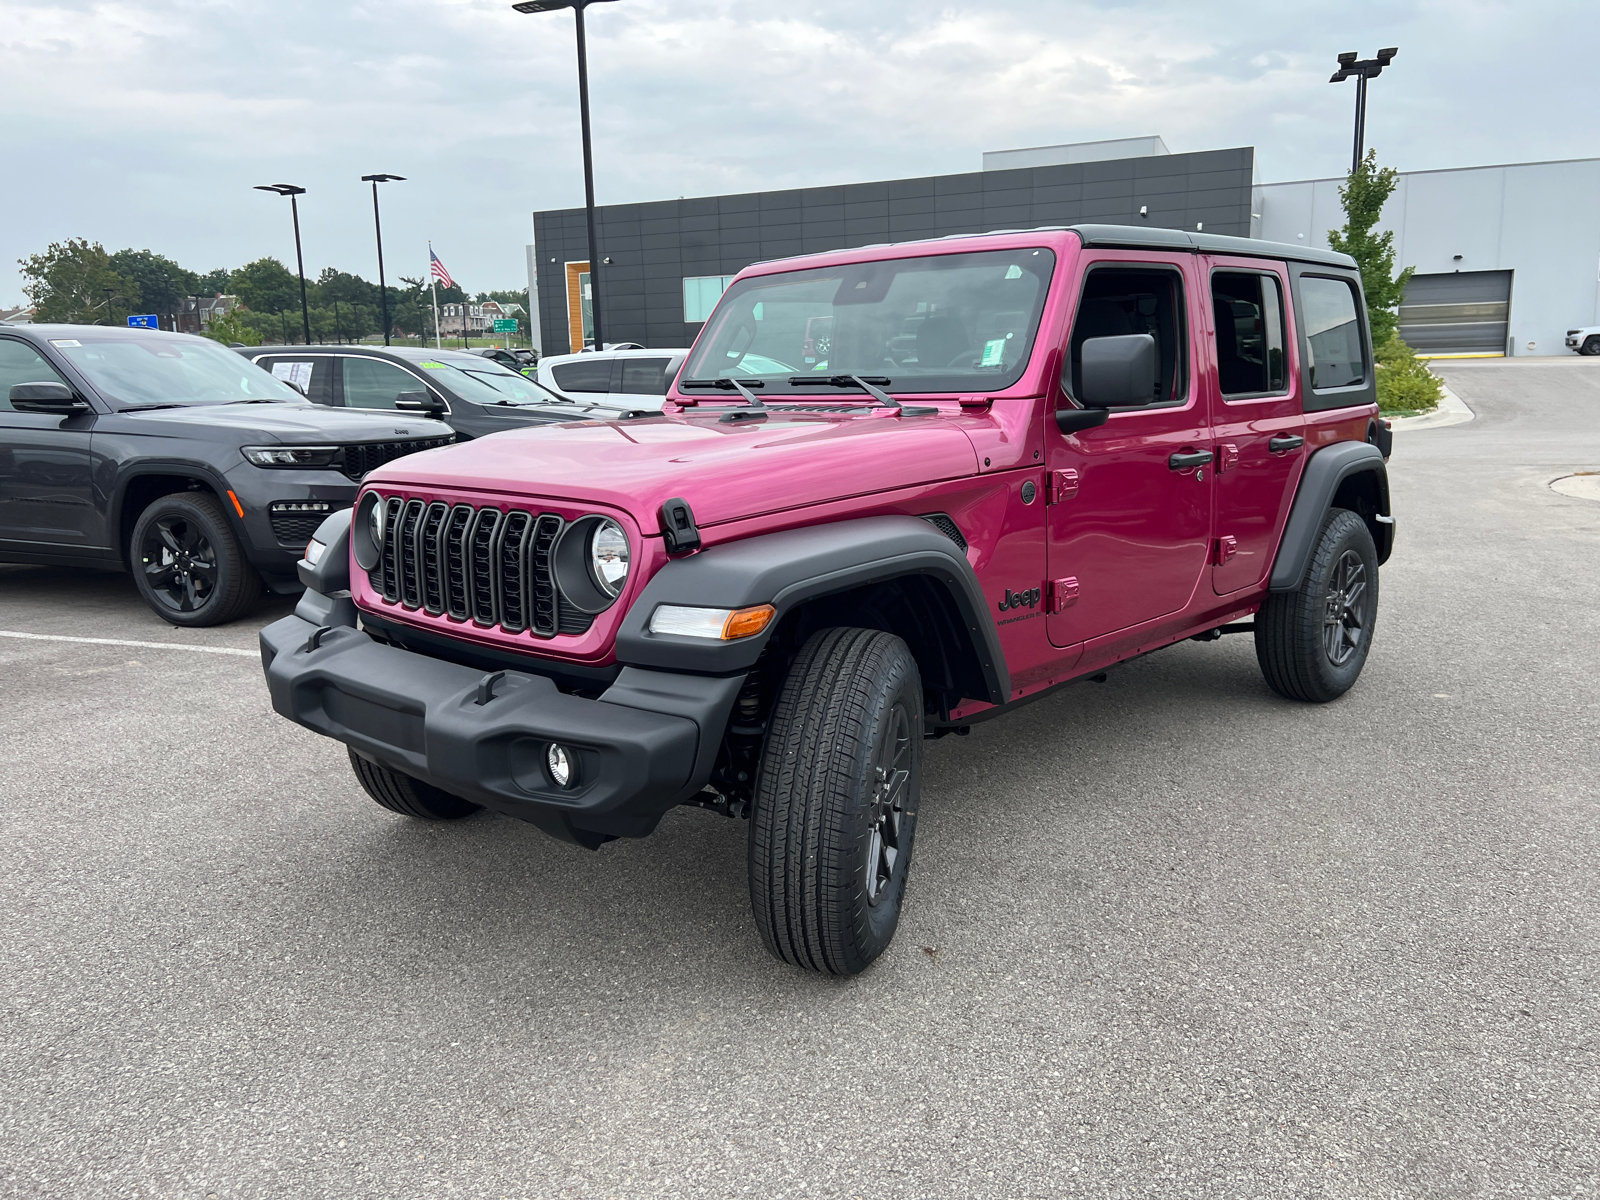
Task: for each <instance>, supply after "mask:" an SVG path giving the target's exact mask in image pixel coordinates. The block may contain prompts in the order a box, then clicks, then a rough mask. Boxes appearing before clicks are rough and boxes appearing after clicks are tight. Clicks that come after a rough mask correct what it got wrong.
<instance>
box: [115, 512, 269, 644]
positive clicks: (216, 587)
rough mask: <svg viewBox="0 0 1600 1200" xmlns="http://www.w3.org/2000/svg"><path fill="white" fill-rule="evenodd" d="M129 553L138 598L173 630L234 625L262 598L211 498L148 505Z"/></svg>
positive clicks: (259, 585) (258, 584) (135, 528)
mask: <svg viewBox="0 0 1600 1200" xmlns="http://www.w3.org/2000/svg"><path fill="white" fill-rule="evenodd" d="M128 549H129V554H128V566H129V569H130V570H131V571H132V572H133V578H134V582H135V584H137V586H138V588H139V594H140V595H142V596H143V597H144V599H145V603H146V604H148V605H149V606H150V607H151V608H152V609H154V610H155V613H156V615H157V616H159V617H160V618H161V619H162V620H164V621H168V622H170V623H171V624H173V625H183V626H190V627H194V626H202V625H220V624H222V623H224V622H226V621H232V620H234V619H235V618H236V617H238V616H240V615H241V614H242V613H243V612H244V611H245V609H247V608H248V607H249V606H250V605H251V604H252V603H253V602H254V601H255V600H256V599H257V598H258V597H259V596H260V595H261V592H262V583H261V577H260V576H259V575H257V574H256V572H255V570H254V569H253V568H252V567H251V566H250V563H249V562H248V561H247V560H246V559H245V557H244V552H243V551H242V550H241V549H240V548H239V541H238V539H237V538H236V537H234V535H233V530H232V529H230V528H229V527H228V522H227V518H226V517H224V516H223V512H222V505H221V504H220V503H218V501H217V498H216V497H215V496H212V495H210V494H209V493H205V492H179V493H176V494H174V495H170V496H161V497H159V498H158V499H156V500H154V501H152V502H151V504H150V506H149V507H148V508H146V509H145V510H144V511H143V512H142V513H140V514H139V519H138V521H136V522H135V523H134V526H133V536H132V537H131V538H130V539H129V547H128Z"/></svg>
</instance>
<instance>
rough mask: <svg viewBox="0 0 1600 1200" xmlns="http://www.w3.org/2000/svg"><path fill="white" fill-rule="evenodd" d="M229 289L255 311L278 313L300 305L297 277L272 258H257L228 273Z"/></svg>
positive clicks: (241, 301) (242, 302)
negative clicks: (230, 273)
mask: <svg viewBox="0 0 1600 1200" xmlns="http://www.w3.org/2000/svg"><path fill="white" fill-rule="evenodd" d="M227 290H228V291H230V292H232V293H233V294H234V295H236V296H238V297H239V302H240V303H241V304H243V305H245V306H246V307H247V308H253V309H255V310H256V311H257V312H264V313H279V312H287V311H288V310H289V309H298V308H299V307H300V280H299V277H298V276H296V275H295V274H294V272H292V271H290V270H289V268H288V267H286V266H284V265H283V264H282V263H281V262H279V261H278V260H277V259H275V258H258V259H256V261H255V262H253V263H246V264H245V265H244V266H242V267H240V268H239V269H238V270H237V271H235V272H234V273H233V274H232V275H230V276H229V277H228V289H227Z"/></svg>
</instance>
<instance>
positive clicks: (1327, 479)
mask: <svg viewBox="0 0 1600 1200" xmlns="http://www.w3.org/2000/svg"><path fill="white" fill-rule="evenodd" d="M1369 473H1370V474H1372V475H1373V476H1375V477H1376V484H1377V489H1378V512H1377V513H1375V514H1370V515H1369V514H1366V513H1363V514H1361V515H1362V516H1363V517H1364V518H1365V519H1366V520H1367V523H1368V525H1369V527H1372V528H1373V531H1374V536H1373V541H1374V542H1375V543H1377V547H1378V561H1379V562H1380V563H1381V562H1385V561H1387V560H1388V557H1389V551H1390V549H1391V548H1392V547H1393V544H1394V523H1393V520H1392V519H1390V520H1386V521H1375V518H1376V517H1380V516H1381V517H1385V518H1387V517H1388V516H1389V470H1388V466H1387V464H1385V462H1384V460H1383V452H1382V451H1381V450H1379V449H1378V447H1376V446H1374V445H1373V444H1372V443H1370V442H1339V443H1338V444H1337V445H1333V446H1326V447H1324V448H1323V449H1321V450H1318V451H1317V452H1316V453H1315V454H1313V455H1312V456H1311V458H1310V459H1309V460H1308V461H1307V462H1306V469H1305V472H1304V473H1303V474H1302V475H1301V476H1300V487H1299V489H1298V490H1297V491H1296V492H1295V497H1294V506H1293V507H1292V508H1291V509H1290V510H1289V520H1288V521H1287V522H1286V523H1285V524H1284V528H1283V539H1282V540H1281V541H1280V542H1279V543H1278V556H1277V558H1276V559H1275V560H1274V561H1273V564H1272V577H1271V581H1270V583H1269V584H1268V589H1269V590H1270V591H1274V592H1293V591H1298V590H1299V588H1300V583H1301V581H1302V580H1303V579H1304V578H1305V574H1306V567H1307V566H1308V565H1309V564H1310V562H1311V554H1312V551H1313V550H1315V549H1316V541H1317V533H1318V532H1319V531H1320V530H1321V528H1322V518H1323V517H1324V516H1325V515H1326V514H1327V511H1328V509H1329V508H1330V507H1331V506H1332V504H1333V498H1334V496H1335V495H1336V494H1337V493H1338V491H1339V485H1340V484H1341V483H1343V482H1344V481H1345V480H1346V479H1349V478H1350V477H1351V476H1352V475H1361V474H1369Z"/></svg>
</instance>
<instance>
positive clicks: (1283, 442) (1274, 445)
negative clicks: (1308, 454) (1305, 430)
mask: <svg viewBox="0 0 1600 1200" xmlns="http://www.w3.org/2000/svg"><path fill="white" fill-rule="evenodd" d="M1305 444H1306V440H1305V438H1303V437H1301V436H1300V435H1299V434H1294V433H1291V434H1287V435H1285V436H1284V437H1275V438H1270V439H1268V441H1267V449H1268V450H1271V451H1272V452H1273V453H1274V454H1283V453H1285V452H1286V451H1289V450H1298V449H1300V447H1301V446H1304V445H1305Z"/></svg>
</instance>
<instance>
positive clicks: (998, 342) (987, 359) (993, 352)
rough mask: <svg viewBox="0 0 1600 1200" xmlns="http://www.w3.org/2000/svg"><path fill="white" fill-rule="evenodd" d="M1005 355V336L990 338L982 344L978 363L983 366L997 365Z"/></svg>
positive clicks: (1003, 359)
mask: <svg viewBox="0 0 1600 1200" xmlns="http://www.w3.org/2000/svg"><path fill="white" fill-rule="evenodd" d="M1005 357H1006V340H1005V338H1003V337H1002V338H992V339H990V340H989V341H987V342H985V343H984V344H983V358H982V359H981V360H980V362H979V365H980V366H985V367H998V366H999V365H1000V364H1001V363H1002V362H1004V361H1005Z"/></svg>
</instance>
